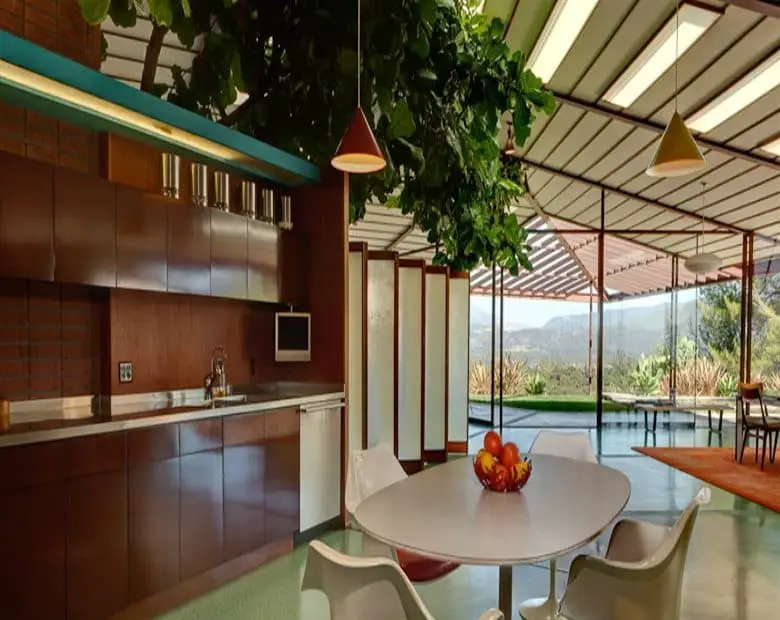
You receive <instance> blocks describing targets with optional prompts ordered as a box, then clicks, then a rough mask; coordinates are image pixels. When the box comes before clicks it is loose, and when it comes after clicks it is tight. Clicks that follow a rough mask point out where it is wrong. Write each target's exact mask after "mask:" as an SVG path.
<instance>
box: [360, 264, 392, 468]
mask: <svg viewBox="0 0 780 620" xmlns="http://www.w3.org/2000/svg"><path fill="white" fill-rule="evenodd" d="M397 350H398V254H397V253H395V252H374V251H369V253H368V365H367V374H368V416H367V418H366V422H367V426H368V445H369V446H375V445H377V444H380V443H388V444H389V445H391V446H392V447H393V451H394V452H395V453H396V454H398V432H397V429H398V382H397V378H396V370H397V355H398V353H397Z"/></svg>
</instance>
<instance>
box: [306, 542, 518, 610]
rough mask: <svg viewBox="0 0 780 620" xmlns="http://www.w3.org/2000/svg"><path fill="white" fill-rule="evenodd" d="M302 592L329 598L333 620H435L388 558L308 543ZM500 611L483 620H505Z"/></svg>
mask: <svg viewBox="0 0 780 620" xmlns="http://www.w3.org/2000/svg"><path fill="white" fill-rule="evenodd" d="M301 590H304V591H305V590H319V591H321V592H323V593H324V594H325V596H327V598H328V603H329V605H330V618H331V620H367V619H368V618H370V619H371V620H401V619H406V620H435V618H434V617H433V616H432V615H431V614H430V612H429V611H428V610H427V609H426V608H425V604H424V603H423V602H422V600H421V599H420V597H419V596H418V594H417V592H416V591H415V589H414V586H413V585H412V583H411V582H410V581H409V579H407V577H406V575H404V573H403V571H401V568H400V567H399V566H398V564H396V563H395V562H393V561H392V560H390V559H388V558H356V557H353V556H349V555H344V554H343V553H339V552H338V551H336V550H335V549H331V548H330V547H329V546H328V545H326V544H325V543H323V542H321V541H318V540H314V541H312V542H311V543H309V554H308V557H307V558H306V571H305V573H304V575H303V583H302V584H301ZM503 618H504V614H502V613H501V612H500V611H498V610H497V609H491V610H488V611H486V612H485V613H484V614H482V616H480V620H502V619H503Z"/></svg>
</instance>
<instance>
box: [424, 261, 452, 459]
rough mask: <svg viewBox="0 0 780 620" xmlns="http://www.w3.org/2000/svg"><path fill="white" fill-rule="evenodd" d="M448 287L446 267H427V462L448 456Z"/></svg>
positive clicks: (425, 423) (425, 426) (425, 444)
mask: <svg viewBox="0 0 780 620" xmlns="http://www.w3.org/2000/svg"><path fill="white" fill-rule="evenodd" d="M448 288H449V276H448V271H447V268H446V267H427V268H426V272H425V416H424V420H425V421H424V429H425V430H424V434H425V441H424V446H425V452H426V460H427V461H443V460H446V458H447V452H446V450H447V400H448V396H449V395H448V394H447V380H448V377H447V356H448V354H447V349H448V347H449V342H448V337H447V331H448V326H449V319H448V315H449V312H448V305H449V290H448Z"/></svg>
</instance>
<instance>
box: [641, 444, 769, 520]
mask: <svg viewBox="0 0 780 620" xmlns="http://www.w3.org/2000/svg"><path fill="white" fill-rule="evenodd" d="M634 450H636V451H637V452H641V453H642V454H644V455H646V456H649V457H651V458H654V459H655V460H657V461H661V462H662V463H666V464H667V465H669V466H670V467H674V468H675V469H679V470H680V471H684V472H685V473H686V474H690V475H691V476H693V477H694V478H698V479H699V480H701V481H702V482H706V483H708V484H711V485H712V486H715V487H718V488H719V489H723V490H724V491H728V492H729V493H733V494H734V495H739V496H740V497H743V498H745V499H746V500H748V501H751V502H754V503H756V504H760V505H761V506H764V507H766V508H769V509H770V510H774V511H775V512H780V451H778V454H777V460H776V461H775V463H773V464H772V463H769V456H767V462H766V463H765V464H764V471H761V469H760V467H759V463H756V462H755V460H754V459H755V452H754V451H753V450H752V449H748V450H745V456H744V458H743V460H742V464H740V463H737V462H736V461H735V460H734V449H733V448H634ZM758 458H759V460H760V459H761V454H760V453H759V455H758Z"/></svg>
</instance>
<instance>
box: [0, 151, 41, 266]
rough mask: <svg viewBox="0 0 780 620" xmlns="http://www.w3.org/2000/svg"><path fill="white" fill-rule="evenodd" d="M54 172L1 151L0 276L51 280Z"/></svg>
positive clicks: (36, 163)
mask: <svg viewBox="0 0 780 620" xmlns="http://www.w3.org/2000/svg"><path fill="white" fill-rule="evenodd" d="M53 190H54V169H53V168H52V166H50V165H48V164H43V163H39V162H37V161H33V160H31V159H27V158H25V157H19V156H16V155H11V154H9V153H4V152H2V151H0V275H2V276H5V277H10V278H28V279H30V280H46V281H52V280H53V279H54V191H53Z"/></svg>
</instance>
